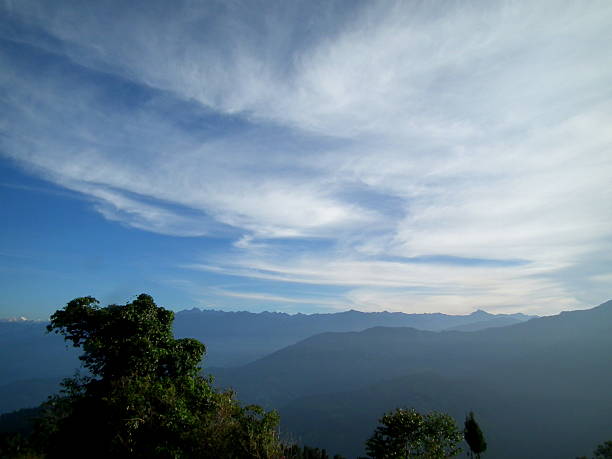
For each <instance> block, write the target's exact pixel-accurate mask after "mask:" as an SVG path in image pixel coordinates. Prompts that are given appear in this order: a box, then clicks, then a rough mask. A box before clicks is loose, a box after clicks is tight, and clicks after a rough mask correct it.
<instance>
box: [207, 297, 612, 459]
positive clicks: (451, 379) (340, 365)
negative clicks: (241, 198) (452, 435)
mask: <svg viewBox="0 0 612 459" xmlns="http://www.w3.org/2000/svg"><path fill="white" fill-rule="evenodd" d="M610 355H612V301H609V302H607V303H604V304H602V305H600V306H598V307H596V308H593V309H590V310H586V311H572V312H564V313H561V314H559V315H557V316H551V317H542V318H536V319H532V320H529V321H527V322H524V323H520V324H515V325H511V326H507V327H503V328H488V329H485V330H480V331H474V332H461V331H441V332H431V331H425V330H416V329H414V328H389V327H374V328H370V329H367V330H364V331H361V332H344V333H323V334H319V335H316V336H313V337H310V338H308V339H305V340H303V341H301V342H299V343H297V344H295V345H292V346H288V347H286V348H284V349H282V350H280V351H278V352H275V353H273V354H271V355H269V356H266V357H264V358H262V359H260V360H258V361H256V362H253V363H250V364H248V365H245V366H242V367H239V368H229V369H216V370H215V376H216V378H217V383H218V384H219V385H220V386H221V387H231V388H233V389H234V390H236V391H237V393H238V396H239V397H240V398H241V399H242V400H244V401H245V402H253V403H259V404H263V405H264V406H266V407H268V408H271V407H274V408H278V409H279V411H280V414H281V419H282V420H283V428H284V429H285V430H286V431H289V432H292V433H293V434H294V435H296V436H297V437H298V438H299V439H301V440H302V441H304V442H307V443H312V444H316V445H317V446H320V447H324V448H327V450H328V451H337V452H340V453H342V454H345V455H347V456H349V457H354V456H357V455H360V454H363V444H364V442H365V440H366V439H367V438H368V436H369V435H370V434H371V433H372V431H373V429H374V427H375V426H376V421H377V419H378V418H379V417H380V416H382V414H383V413H384V412H385V411H389V410H392V409H394V408H396V407H399V406H406V407H416V408H418V409H422V410H431V409H437V410H441V411H445V412H449V413H451V414H453V415H454V416H455V417H456V418H457V420H458V421H459V422H461V421H462V419H463V417H464V416H465V415H466V414H467V412H469V411H470V410H474V411H476V412H477V414H478V415H479V416H480V417H481V419H482V426H483V429H484V430H485V433H486V434H487V435H488V438H489V439H490V450H489V451H490V457H499V458H512V457H540V458H558V457H576V456H578V455H581V454H585V453H588V452H589V451H590V450H592V447H593V446H594V445H596V444H598V443H600V442H602V441H604V440H607V439H609V438H608V437H610V435H611V432H612V429H611V428H612V422H611V421H610V420H611V419H612V391H610V388H611V387H612V365H611V363H612V360H611V358H610ZM488 456H489V455H488Z"/></svg>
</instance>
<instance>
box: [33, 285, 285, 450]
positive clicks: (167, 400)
mask: <svg viewBox="0 0 612 459" xmlns="http://www.w3.org/2000/svg"><path fill="white" fill-rule="evenodd" d="M98 304H99V303H98V301H97V300H96V299H95V298H92V297H83V298H76V299H74V300H72V301H71V302H69V303H68V304H67V305H66V307H64V308H63V309H60V310H58V311H56V312H55V314H53V315H52V316H51V323H50V325H49V326H48V327H47V328H48V331H50V332H51V331H54V332H56V333H60V334H62V335H64V337H65V339H66V340H67V341H70V342H72V344H73V345H74V346H75V347H81V348H82V349H83V354H82V355H81V356H80V357H79V358H80V359H81V361H82V362H83V366H84V367H85V369H86V370H87V371H88V374H87V375H86V376H81V377H75V378H71V379H67V380H65V381H64V383H63V391H62V395H58V396H55V397H53V398H52V399H50V401H49V402H47V403H46V404H45V405H44V416H43V417H42V419H41V420H40V422H39V425H38V428H37V432H36V436H37V438H38V440H39V444H40V445H42V447H41V449H42V450H43V452H44V453H45V456H46V457H50V458H53V457H104V458H106V457H164V458H165V457H171V458H182V457H195V458H219V457H228V458H231V457H240V458H242V457H245V458H247V457H248V458H251V457H252V458H268V457H276V456H279V455H280V444H279V441H278V438H277V435H276V426H277V424H278V416H277V415H276V413H274V412H271V413H267V412H265V411H264V410H262V409H261V408H260V407H257V406H249V407H246V408H243V407H241V406H240V405H239V404H238V402H237V401H236V400H235V399H234V394H233V393H232V392H217V391H215V390H214V389H213V388H212V385H211V380H210V378H205V377H203V376H201V375H200V368H199V367H198V365H199V362H200V360H201V359H202V356H203V355H204V351H205V348H204V345H203V344H202V343H200V342H199V341H197V340H195V339H188V338H187V339H175V338H174V337H173V335H172V321H173V318H174V313H173V312H172V311H168V310H166V309H164V308H161V307H158V306H157V305H156V304H155V303H154V301H153V298H151V297H150V296H149V295H144V294H143V295H140V296H138V298H137V299H136V300H134V301H133V302H131V303H128V304H126V305H122V306H119V305H111V306H107V307H104V308H102V307H99V306H98Z"/></svg>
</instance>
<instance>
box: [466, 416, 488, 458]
mask: <svg viewBox="0 0 612 459" xmlns="http://www.w3.org/2000/svg"><path fill="white" fill-rule="evenodd" d="M463 437H464V438H465V441H466V443H467V444H468V446H469V447H470V456H471V457H474V454H475V455H476V457H477V458H478V459H480V455H481V454H482V453H484V452H485V451H486V450H487V442H486V441H485V438H484V435H483V433H482V430H480V426H479V425H478V423H477V422H476V419H474V413H473V412H472V411H470V414H469V415H468V416H466V417H465V428H464V430H463Z"/></svg>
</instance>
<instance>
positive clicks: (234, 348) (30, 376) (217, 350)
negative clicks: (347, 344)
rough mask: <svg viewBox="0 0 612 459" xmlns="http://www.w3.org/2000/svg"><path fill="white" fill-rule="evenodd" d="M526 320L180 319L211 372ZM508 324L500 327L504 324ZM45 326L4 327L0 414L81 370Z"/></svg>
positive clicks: (182, 315) (483, 315) (217, 314)
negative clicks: (312, 350)
mask: <svg viewBox="0 0 612 459" xmlns="http://www.w3.org/2000/svg"><path fill="white" fill-rule="evenodd" d="M530 318H531V316H526V315H523V314H514V315H498V314H489V313H487V312H485V311H476V312H474V313H472V314H469V315H463V316H453V315H446V314H403V313H390V312H374V313H365V312H359V311H352V310H351V311H346V312H340V313H331V314H311V315H307V314H295V315H290V314H285V313H274V312H262V313H250V312H225V311H215V310H202V309H197V308H194V309H190V310H184V311H179V312H177V313H176V315H175V321H174V332H175V335H176V336H177V337H191V338H196V339H198V340H200V341H202V342H203V343H205V344H206V347H207V350H208V352H207V356H206V358H205V360H204V365H205V367H206V368H209V367H230V366H238V365H243V364H247V363H249V362H252V361H255V360H257V359H259V358H261V357H264V356H266V355H268V354H270V353H272V352H275V351H277V350H279V349H282V348H283V347H286V346H288V345H291V344H294V343H297V342H298V341H300V340H302V339H305V338H308V337H310V336H312V335H315V334H318V333H322V332H328V331H339V332H340V331H359V330H364V329H367V328H370V327H374V326H412V327H415V328H421V329H425V330H442V329H445V328H449V327H456V326H467V327H477V328H484V327H488V326H491V327H496V326H500V324H502V323H503V324H507V323H508V322H509V323H517V322H520V321H525V320H528V319H530ZM500 320H501V321H503V322H500ZM45 327H46V322H42V321H29V320H5V321H0V348H2V349H7V350H8V352H3V353H2V354H1V355H0V413H3V412H7V411H11V410H14V409H18V408H22V407H28V406H35V405H37V404H38V403H40V402H41V401H43V400H45V399H46V397H47V395H48V394H49V393H52V392H56V391H57V389H58V388H59V382H60V381H61V379H62V378H64V377H67V376H72V374H73V373H74V371H75V369H76V368H77V367H78V366H79V361H78V359H77V356H78V349H74V348H72V347H69V346H67V345H66V344H65V343H64V340H63V338H62V337H61V336H58V335H56V334H47V333H46V329H45Z"/></svg>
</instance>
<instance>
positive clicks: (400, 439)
mask: <svg viewBox="0 0 612 459" xmlns="http://www.w3.org/2000/svg"><path fill="white" fill-rule="evenodd" d="M379 422H380V424H381V425H380V426H378V427H377V428H376V430H375V431H374V434H373V435H372V437H370V439H369V440H368V441H367V442H366V451H367V453H368V455H369V456H371V457H373V458H376V459H383V458H385V459H386V458H398V459H404V458H445V457H452V456H456V455H457V454H459V453H460V452H461V449H460V448H459V447H458V446H457V445H458V443H459V442H460V441H461V432H459V430H458V429H457V425H456V424H455V421H454V420H453V418H452V417H450V416H449V415H447V414H444V413H438V412H435V411H434V412H431V413H427V414H421V413H419V412H418V411H416V410H414V409H396V410H395V411H393V412H391V413H387V414H385V415H384V416H383V417H382V418H381V419H380V421H379Z"/></svg>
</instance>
